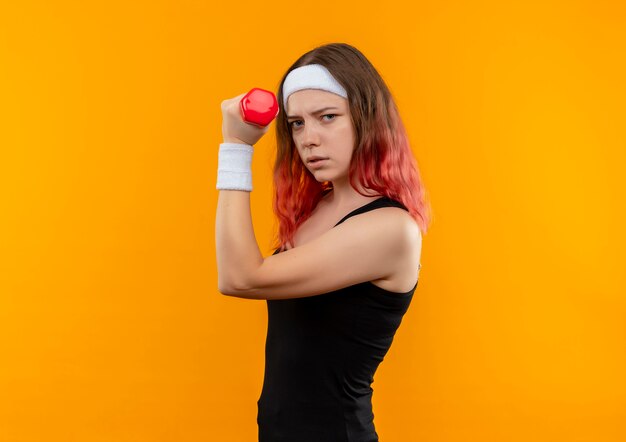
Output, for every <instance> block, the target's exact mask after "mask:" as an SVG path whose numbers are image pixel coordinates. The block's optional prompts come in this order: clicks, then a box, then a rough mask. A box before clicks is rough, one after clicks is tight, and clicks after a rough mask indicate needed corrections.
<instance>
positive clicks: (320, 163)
mask: <svg viewBox="0 0 626 442" xmlns="http://www.w3.org/2000/svg"><path fill="white" fill-rule="evenodd" d="M312 160H315V158H311V159H309V160H307V164H308V165H309V167H312V168H314V169H317V168H319V167H322V166H323V165H324V163H325V162H326V161H328V158H319V159H317V161H315V162H311V161H312Z"/></svg>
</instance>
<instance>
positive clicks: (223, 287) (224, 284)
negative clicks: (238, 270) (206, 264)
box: [217, 274, 237, 296]
mask: <svg viewBox="0 0 626 442" xmlns="http://www.w3.org/2000/svg"><path fill="white" fill-rule="evenodd" d="M217 290H218V291H219V292H220V293H221V294H222V295H226V296H233V295H235V294H236V292H237V290H236V289H235V287H234V286H233V284H231V283H230V281H227V280H225V279H224V278H221V277H220V276H219V274H218V276H217Z"/></svg>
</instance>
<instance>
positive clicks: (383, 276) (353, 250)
mask: <svg viewBox="0 0 626 442" xmlns="http://www.w3.org/2000/svg"><path fill="white" fill-rule="evenodd" d="M244 95H245V94H241V95H238V96H237V97H234V98H232V99H230V100H225V101H223V102H222V114H223V121H222V133H223V137H224V142H233V143H243V144H250V145H254V144H255V143H256V142H257V141H258V140H259V139H260V138H261V137H262V136H263V135H264V134H265V133H266V132H267V131H268V130H269V126H267V127H265V128H258V127H255V126H253V125H249V124H247V123H245V122H244V121H243V120H242V118H241V115H240V113H239V109H238V105H239V100H241V98H243V96H244ZM326 107H334V108H336V109H333V110H327V111H324V112H321V113H320V114H314V111H317V110H319V109H322V108H326ZM285 111H286V113H287V115H288V116H289V117H292V116H293V117H294V118H289V120H288V121H289V122H290V124H291V126H292V136H293V140H294V144H295V145H296V148H297V150H298V153H299V155H300V158H301V159H302V160H303V161H305V166H306V167H307V168H308V170H309V171H311V173H312V174H313V176H315V178H316V179H317V180H318V181H320V182H321V181H326V180H329V181H331V182H332V183H333V188H334V189H333V191H332V192H330V193H329V195H327V197H326V198H325V199H324V200H322V201H321V202H320V204H319V205H318V208H320V212H319V213H321V215H319V216H320V219H326V220H333V221H334V222H332V223H329V226H328V227H326V228H323V229H322V232H321V233H319V234H315V235H314V237H313V238H311V239H310V240H308V241H307V242H305V243H304V244H297V246H296V247H293V248H290V249H288V250H286V251H284V252H282V253H279V254H276V255H271V256H268V257H266V258H264V257H263V256H262V254H261V252H260V249H259V247H258V244H257V241H256V238H255V235H254V229H253V225H252V217H251V210H250V192H245V191H238V190H220V191H219V197H218V204H217V211H216V222H215V242H216V254H217V256H216V258H217V268H218V289H219V291H220V292H221V293H223V294H225V295H229V296H235V297H240V298H248V299H287V298H300V297H306V296H315V295H318V294H322V293H327V292H330V291H333V290H337V289H339V288H342V287H346V286H350V285H353V284H357V283H361V282H365V281H372V282H373V283H375V284H376V285H379V286H380V287H382V288H385V289H387V290H390V291H396V292H406V291H408V290H410V289H412V288H413V286H414V285H415V282H416V281H417V276H418V274H417V269H418V265H419V260H420V252H421V233H420V231H419V228H418V226H417V224H416V223H415V220H413V218H411V217H410V215H409V214H408V213H407V212H406V211H404V210H402V209H400V208H397V207H384V208H379V209H377V210H372V211H370V212H366V213H363V214H360V215H356V216H353V217H350V218H348V219H347V220H346V221H345V222H343V223H342V224H340V225H338V226H336V227H332V226H333V225H334V224H335V223H336V221H339V219H340V218H342V217H343V216H344V215H346V214H347V213H349V212H350V211H351V210H353V209H355V208H357V207H360V206H362V205H363V204H366V203H367V202H369V201H371V200H373V199H377V198H379V197H380V195H375V194H372V195H371V196H368V197H364V196H362V195H359V194H358V192H357V191H356V190H355V189H353V188H352V187H351V185H350V183H349V180H348V168H349V165H350V160H351V158H352V153H353V151H354V144H355V143H354V142H355V134H354V129H353V126H352V122H351V119H350V111H349V107H348V101H347V100H346V99H345V98H343V97H341V96H339V95H335V94H333V93H330V92H327V91H321V90H311V89H307V90H302V91H298V92H295V93H293V94H292V95H291V96H290V97H289V99H288V102H287V109H286V110H285ZM311 155H319V156H323V157H328V158H329V159H328V160H327V161H325V162H324V164H323V165H322V166H321V167H320V168H314V167H312V166H311V165H309V164H306V160H307V159H308V157H309V156H311ZM317 211H318V209H317V208H316V212H317ZM323 224H324V225H325V223H323ZM303 226H304V225H303ZM301 227H302V226H301ZM364 238H366V239H367V240H366V241H364V240H363V239H364Z"/></svg>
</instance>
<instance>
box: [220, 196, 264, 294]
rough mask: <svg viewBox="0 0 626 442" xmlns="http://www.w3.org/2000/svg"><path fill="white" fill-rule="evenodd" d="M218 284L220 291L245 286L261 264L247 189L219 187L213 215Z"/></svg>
mask: <svg viewBox="0 0 626 442" xmlns="http://www.w3.org/2000/svg"><path fill="white" fill-rule="evenodd" d="M215 248H216V253H217V257H216V258H217V274H218V283H217V284H218V287H219V290H220V292H222V293H224V294H232V292H234V291H236V290H237V289H241V288H245V287H247V280H248V278H249V277H250V275H253V274H254V273H255V272H256V271H257V270H258V268H259V267H260V266H261V264H262V263H263V255H261V250H260V249H259V246H258V244H257V241H256V237H255V235H254V228H253V225H252V214H251V210H250V192H245V191H240V190H220V192H219V196H218V200H217V213H216V217H215Z"/></svg>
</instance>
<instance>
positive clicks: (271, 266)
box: [216, 43, 430, 442]
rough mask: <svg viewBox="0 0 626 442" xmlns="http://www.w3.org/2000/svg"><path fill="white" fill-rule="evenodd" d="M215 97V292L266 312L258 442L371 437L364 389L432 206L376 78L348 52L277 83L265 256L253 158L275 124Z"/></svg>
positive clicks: (303, 66)
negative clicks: (269, 239) (270, 238)
mask: <svg viewBox="0 0 626 442" xmlns="http://www.w3.org/2000/svg"><path fill="white" fill-rule="evenodd" d="M244 95H245V94H242V95H239V96H237V97H234V98H232V99H230V100H225V101H223V102H222V113H223V125H222V132H223V137H224V142H223V143H222V144H221V145H220V151H219V160H218V178H217V186H216V187H217V189H219V190H220V193H219V197H218V204H217V214H216V251H217V269H218V288H219V291H220V292H221V293H223V294H225V295H229V296H236V297H240V298H248V299H263V300H266V302H267V308H268V330H267V338H266V347H265V378H264V382H263V389H262V393H261V396H260V398H259V400H258V402H257V405H258V415H257V423H258V426H259V441H260V442H278V441H293V442H296V441H297V442H308V441H311V442H312V441H315V442H322V441H323V442H335V441H336V442H348V441H358V442H370V441H371V442H373V441H378V434H377V433H376V430H375V428H374V414H373V411H372V402H371V400H372V394H373V389H372V388H371V383H372V382H373V381H374V379H373V376H374V373H375V372H376V369H377V368H378V366H379V364H380V362H381V361H382V360H383V358H384V356H385V354H386V353H387V351H388V350H389V348H390V346H391V343H392V340H393V337H394V334H395V332H396V330H397V329H398V327H399V326H400V323H401V321H402V317H403V315H404V313H405V312H406V311H407V309H408V307H409V304H410V302H411V299H412V296H413V293H414V291H415V289H416V288H417V281H418V277H419V269H420V268H421V265H420V255H421V246H422V233H425V232H426V230H427V227H428V225H429V222H430V206H429V204H428V202H427V201H426V192H425V189H424V186H423V185H422V182H421V180H420V175H419V170H418V167H417V162H416V160H415V158H414V157H413V154H412V152H411V148H410V146H409V142H408V139H407V135H406V131H405V128H404V126H403V123H402V121H401V119H400V116H399V113H398V110H397V107H396V105H395V103H394V100H393V98H392V95H391V93H390V92H389V89H388V88H387V86H386V85H385V83H384V81H383V80H382V78H381V77H380V75H379V74H378V72H377V71H376V69H375V68H374V67H373V66H372V64H371V63H370V62H369V61H368V60H367V59H366V57H365V56H364V55H363V54H362V53H361V52H360V51H358V50H357V49H356V48H354V47H353V46H350V45H347V44H343V43H335V44H328V45H324V46H320V47H318V48H315V49H313V50H311V51H309V52H307V53H306V54H304V55H302V56H301V57H300V58H299V59H298V60H297V61H296V62H295V63H294V64H293V65H292V66H291V67H290V68H289V69H288V70H287V72H286V73H285V75H284V76H283V78H282V80H281V82H280V86H279V88H278V93H277V99H278V102H279V105H280V107H281V110H280V112H279V114H278V116H277V121H276V135H277V147H278V152H277V158H276V163H275V165H274V187H275V198H274V212H275V213H276V216H277V217H278V220H279V231H278V238H277V240H276V243H275V248H276V250H275V252H274V254H273V255H271V256H268V257H263V256H262V255H261V252H260V250H259V247H258V245H257V242H256V238H255V236H254V231H253V227H252V218H251V213H250V191H251V190H252V179H251V176H250V164H251V160H252V153H253V148H252V145H253V144H255V143H256V142H257V141H258V140H259V139H260V138H261V137H262V136H263V134H265V133H266V132H267V131H268V130H269V127H265V128H258V127H256V126H253V125H250V124H247V123H245V122H244V121H243V120H242V118H241V116H240V114H239V109H238V105H239V100H241V98H242V97H243V96H244Z"/></svg>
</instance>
